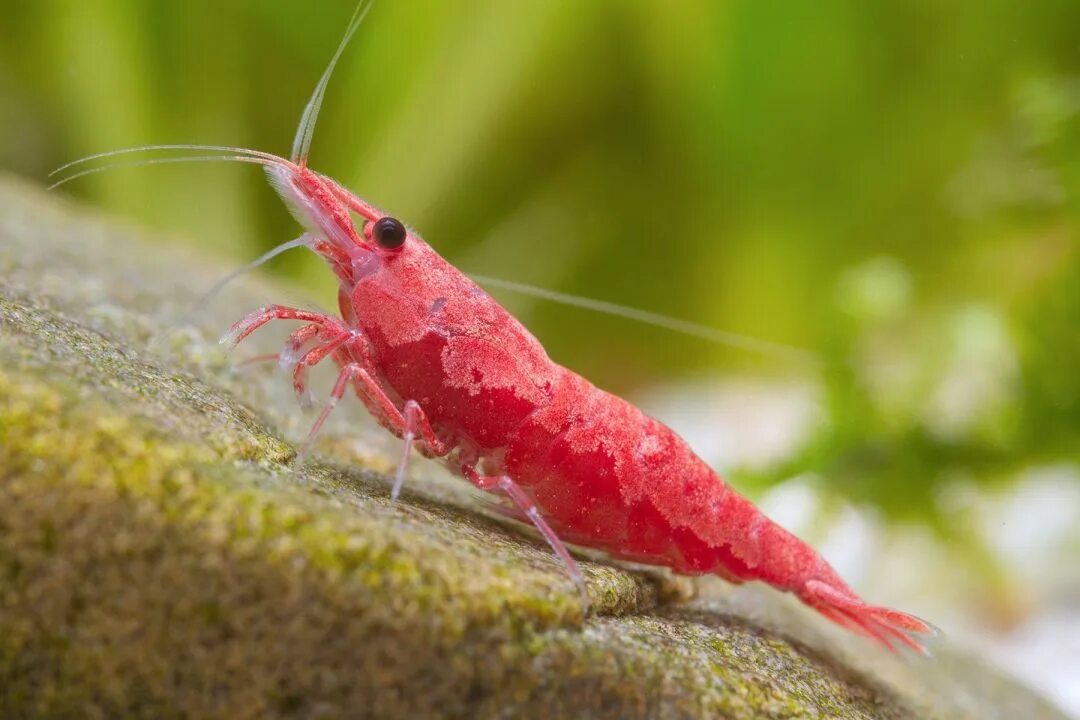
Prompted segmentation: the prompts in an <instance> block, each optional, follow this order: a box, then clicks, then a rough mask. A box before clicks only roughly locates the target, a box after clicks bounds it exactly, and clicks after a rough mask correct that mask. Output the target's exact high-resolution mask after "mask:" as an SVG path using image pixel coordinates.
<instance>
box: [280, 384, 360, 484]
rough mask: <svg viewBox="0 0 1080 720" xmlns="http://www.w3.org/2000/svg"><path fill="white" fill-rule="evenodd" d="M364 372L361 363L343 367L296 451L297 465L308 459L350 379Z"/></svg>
mask: <svg viewBox="0 0 1080 720" xmlns="http://www.w3.org/2000/svg"><path fill="white" fill-rule="evenodd" d="M363 372H364V369H363V368H362V367H360V364H359V363H349V364H348V365H346V366H345V367H343V368H341V372H340V373H338V377H337V381H336V382H335V383H334V388H333V389H332V390H331V391H330V399H329V400H327V401H326V405H325V406H324V407H323V409H322V412H320V413H319V417H318V418H316V419H315V424H314V425H312V426H311V430H310V431H308V436H307V439H306V440H304V444H303V445H301V446H300V451H299V452H298V453H296V461H295V463H296V467H300V466H302V465H303V464H304V461H305V460H307V456H308V454H309V453H310V452H311V447H312V445H314V444H315V438H317V437H318V436H319V431H320V430H322V426H323V424H324V423H325V422H326V419H327V418H328V417H330V413H331V412H333V410H334V408H335V407H337V404H338V402H339V401H340V400H341V397H342V396H343V395H344V394H345V389H346V388H347V387H348V386H349V381H351V380H352V379H353V378H354V377H356V376H357V375H359V374H360V373H363Z"/></svg>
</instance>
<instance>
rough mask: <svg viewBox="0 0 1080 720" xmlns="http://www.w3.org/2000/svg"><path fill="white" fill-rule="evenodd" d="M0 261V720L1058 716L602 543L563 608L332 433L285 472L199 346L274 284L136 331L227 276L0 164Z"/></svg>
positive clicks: (547, 573) (277, 443)
mask: <svg viewBox="0 0 1080 720" xmlns="http://www.w3.org/2000/svg"><path fill="white" fill-rule="evenodd" d="M151 249H152V251H153V255H152V254H151ZM163 256H164V257H166V258H167V260H165V261H163V260H162V257H163ZM0 269H2V272H0V583H2V585H0V588H2V589H0V716H2V717H19V718H36V717H69V716H91V717H110V718H124V717H147V718H169V717H198V718H204V717H230V718H246V717H251V718H256V717H282V718H352V717H380V718H394V717H433V716H435V717H522V716H525V717H595V718H634V717H642V718H645V717H650V718H651V717H658V718H668V717H670V718H683V717H685V718H692V717H726V718H751V717H753V718H796V717H836V718H907V717H928V718H941V719H942V720H944V719H948V718H967V717H979V718H999V717H1000V718H1006V717H1020V716H1022V717H1032V718H1039V717H1042V718H1055V717H1060V715H1058V714H1056V713H1055V712H1054V711H1053V710H1052V709H1051V708H1049V707H1048V706H1046V705H1045V704H1044V703H1042V702H1041V701H1040V700H1038V699H1037V698H1035V697H1034V696H1032V695H1031V694H1029V693H1027V692H1026V691H1024V690H1023V689H1021V688H1018V687H1016V686H1015V685H1013V684H1011V683H1009V682H1008V681H1005V680H1003V679H1001V678H1000V677H998V676H996V675H994V674H993V673H990V672H988V671H986V670H984V669H982V668H980V667H979V666H978V665H975V664H973V663H970V662H967V661H953V660H951V659H949V658H950V656H948V655H944V656H943V658H942V660H941V661H940V662H939V664H938V665H937V666H935V667H934V668H933V670H932V672H923V671H922V670H920V668H919V667H918V666H910V665H904V664H903V663H897V661H895V660H894V659H892V658H888V657H884V658H882V657H880V656H879V655H875V654H874V651H872V650H870V649H868V648H867V647H865V646H863V645H853V646H852V647H856V648H857V649H858V650H857V651H856V652H855V653H854V654H852V652H851V651H850V650H848V651H845V650H843V649H840V648H839V646H834V644H833V643H832V641H831V640H829V639H828V638H827V639H826V640H825V641H823V642H816V641H815V639H814V638H815V637H816V636H814V635H813V633H811V634H810V636H808V637H809V639H807V638H805V637H801V636H800V635H799V632H798V631H797V630H792V629H791V627H790V625H791V623H790V622H789V621H787V620H785V619H784V618H783V617H782V615H783V613H782V610H779V609H774V608H770V607H769V606H768V605H764V606H762V607H763V609H762V610H761V612H762V614H763V615H764V617H763V618H762V617H758V616H757V615H754V616H749V615H746V614H743V613H740V612H739V611H737V610H733V609H732V608H731V607H729V606H725V605H724V604H723V603H721V602H711V603H701V602H699V603H696V604H692V605H688V604H681V605H680V604H673V603H668V602H665V597H666V594H667V593H668V589H667V588H665V587H664V585H663V582H662V581H658V580H657V579H655V578H654V577H653V576H650V575H644V574H641V573H636V572H632V571H630V570H626V569H622V568H619V567H616V566H613V565H610V564H604V563H596V562H583V569H584V571H585V573H586V574H587V577H588V580H589V585H590V593H591V595H592V598H593V601H594V613H593V614H591V615H590V616H589V617H588V618H582V616H581V609H580V606H579V604H578V602H577V596H576V594H575V592H574V589H573V587H572V585H571V584H570V583H569V581H568V580H567V579H566V578H565V577H564V575H563V572H562V570H561V568H560V567H559V566H558V564H557V563H556V562H555V561H554V559H553V558H552V557H551V556H550V553H549V552H548V551H547V549H546V547H545V546H543V545H542V544H541V543H537V542H534V541H532V540H530V539H529V536H528V535H526V534H523V533H521V532H519V531H516V530H512V529H509V528H508V526H507V525H506V524H505V523H503V522H501V521H495V520H490V519H488V518H486V517H485V516H484V515H482V514H478V513H477V512H475V511H474V510H472V509H471V504H470V499H469V498H470V495H469V491H468V490H467V489H465V488H463V487H462V486H461V485H456V484H453V483H450V484H440V483H439V482H435V483H434V484H431V485H428V484H426V483H423V482H422V481H420V480H417V481H415V482H412V483H411V484H410V485H409V486H408V491H407V493H406V494H405V496H403V498H402V500H400V501H399V502H397V503H393V504H391V503H390V502H389V500H388V492H387V488H388V486H387V483H386V479H385V478H384V477H383V476H382V475H381V474H379V473H378V472H375V471H373V470H372V469H370V468H364V467H362V465H361V464H360V462H358V461H362V460H363V458H365V457H368V454H367V452H366V451H365V450H360V451H356V452H345V453H344V454H342V453H340V452H338V451H337V450H338V449H339V447H338V446H337V445H334V444H333V443H329V444H326V445H324V446H323V447H324V448H333V449H334V452H333V453H332V455H331V456H330V457H328V458H326V460H327V461H326V462H324V463H316V464H313V465H312V466H311V467H309V468H307V469H306V470H305V471H304V472H303V473H295V472H293V471H292V470H291V469H290V468H289V467H288V461H289V460H290V459H291V457H292V454H293V451H292V446H291V445H290V444H289V443H288V442H286V441H285V440H284V439H283V435H282V433H284V434H285V435H289V436H295V434H296V430H297V428H300V427H302V426H303V424H304V423H305V422H306V421H307V420H306V419H304V418H300V420H297V419H296V415H297V413H296V412H295V410H294V407H293V404H292V399H291V398H290V396H289V388H288V383H287V382H283V381H282V379H281V378H280V377H279V376H276V375H274V374H273V373H272V372H267V373H262V374H260V373H252V374H249V375H245V376H243V377H236V376H234V375H232V374H231V373H230V372H229V370H228V366H227V362H226V361H225V359H224V358H223V357H222V356H221V354H220V351H218V350H217V349H216V348H215V347H214V345H213V343H208V342H207V341H206V338H207V337H212V334H213V331H214V330H220V329H221V328H224V327H226V326H227V325H228V324H229V322H230V321H231V320H232V319H234V318H233V315H237V314H239V313H242V312H244V311H246V310H247V309H250V308H252V307H255V306H257V305H260V304H264V303H265V302H267V301H269V300H274V299H278V298H277V297H275V295H276V294H277V293H280V292H282V290H281V289H279V288H275V287H273V286H271V285H268V284H264V283H261V282H259V281H257V280H249V281H246V282H242V283H239V284H238V285H237V287H235V288H233V289H232V290H230V294H229V295H228V296H227V298H228V301H227V303H225V305H224V307H222V308H221V309H219V310H216V311H212V312H211V313H210V314H209V316H208V317H207V318H205V323H206V324H205V326H203V325H200V326H199V327H181V328H179V329H177V330H175V331H173V332H172V333H171V334H169V333H166V335H165V337H166V340H167V342H166V344H165V345H166V352H164V353H152V352H150V351H149V349H148V348H149V347H150V345H151V340H152V339H153V338H154V337H155V334H160V332H161V331H162V329H163V328H168V327H169V326H170V325H171V324H175V323H176V319H177V318H178V317H180V315H181V313H182V312H183V310H184V309H186V307H187V306H188V305H189V304H190V301H191V299H192V297H193V295H194V293H195V292H197V291H198V289H199V287H190V286H188V284H187V283H188V282H190V278H209V279H211V281H212V278H214V277H216V276H217V275H219V274H221V271H222V269H223V268H222V267H220V266H219V265H218V264H216V263H214V262H212V261H209V260H206V259H203V258H199V257H196V256H193V255H185V254H184V253H183V252H182V251H178V250H171V249H168V248H166V247H164V246H161V247H153V248H151V246H149V245H146V244H144V241H143V240H141V239H140V238H139V236H138V233H136V232H134V231H132V230H130V229H125V228H123V227H122V226H118V225H116V224H113V223H108V222H105V221H102V220H100V219H98V218H95V217H94V216H93V215H91V214H88V213H86V212H84V211H79V210H76V209H73V208H71V207H69V206H67V205H65V204H64V203H62V202H61V201H60V200H59V199H58V198H56V197H49V196H46V195H44V194H43V193H41V192H40V191H38V190H36V189H34V188H31V187H27V186H25V185H22V184H20V183H18V182H16V181H14V180H11V179H2V178H0ZM205 284H208V283H203V285H205ZM357 417H358V416H357V415H355V414H354V415H353V416H351V417H349V416H346V417H345V422H346V423H348V422H349V421H350V420H354V419H356V418H357ZM341 427H346V425H342V426H341ZM350 429H351V430H352V432H354V433H356V434H358V435H361V436H366V435H372V439H371V443H372V446H378V443H379V442H380V438H381V437H383V434H382V433H381V431H380V430H378V429H377V428H375V427H374V426H372V425H371V424H370V423H367V424H360V425H358V426H357V427H355V428H352V427H350ZM348 461H352V462H348ZM778 607H782V606H778ZM809 617H810V616H809V614H800V615H797V622H796V625H797V624H798V622H800V621H806V620H807V618H809ZM828 637H833V636H828ZM956 667H962V668H963V670H962V671H961V670H957V669H956ZM952 691H955V692H952ZM975 693H977V694H975ZM973 694H974V697H973ZM954 695H955V697H953V696H954ZM957 698H959V699H957ZM980 698H988V700H986V701H982V700H980Z"/></svg>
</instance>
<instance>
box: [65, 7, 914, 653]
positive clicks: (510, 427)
mask: <svg viewBox="0 0 1080 720" xmlns="http://www.w3.org/2000/svg"><path fill="white" fill-rule="evenodd" d="M363 14H364V13H363V12H361V8H357V13H356V14H355V15H354V17H353V21H352V22H351V23H350V26H349V29H348V32H347V33H346V35H345V38H344V39H343V40H342V43H341V45H340V46H339V47H338V49H337V52H336V53H335V55H334V58H333V60H332V61H331V63H330V65H329V66H328V67H327V69H326V72H325V73H324V74H323V76H322V79H321V80H320V82H319V84H318V86H317V87H316V89H315V92H314V94H313V96H312V99H311V101H310V102H309V103H308V106H307V108H306V109H305V111H304V114H303V117H302V119H301V123H300V127H299V129H298V131H297V136H296V141H295V143H294V146H293V152H292V155H291V157H290V158H289V159H285V158H281V157H277V156H275V155H271V154H269V153H263V152H257V151H252V150H244V149H236V148H223V147H214V146H188V147H192V148H195V149H201V150H215V151H220V152H227V153H229V154H228V155H227V156H222V155H215V156H212V158H211V157H208V156H206V155H202V156H188V157H182V158H171V159H172V160H175V161H185V160H198V159H220V158H222V157H228V158H229V159H234V160H239V161H243V162H252V163H256V164H260V165H263V166H264V167H265V170H266V172H267V174H268V175H269V178H270V181H271V183H272V184H273V186H274V188H275V189H276V190H277V192H278V193H279V194H280V196H281V197H282V199H283V200H284V202H285V203H286V205H287V206H288V207H289V209H290V210H291V211H292V213H293V214H294V215H295V217H296V218H297V219H298V220H299V221H300V222H301V223H302V224H303V225H304V227H305V229H306V233H305V234H304V236H303V237H302V238H301V239H300V240H298V241H294V243H288V244H287V245H290V246H296V245H303V246H306V247H307V248H309V249H310V250H312V251H314V252H315V253H317V254H318V255H319V256H320V257H321V258H322V259H323V260H325V262H326V263H327V265H329V267H330V269H331V271H332V272H333V273H334V275H335V277H336V278H337V281H338V305H339V309H340V316H332V315H326V314H322V313H316V312H310V311H306V310H300V309H296V308H291V307H285V306H280V305H272V306H269V307H264V308H260V309H258V310H256V311H255V312H253V313H251V314H249V315H248V316H247V317H245V318H243V319H242V320H240V321H239V322H238V323H236V324H235V325H234V326H233V328H232V329H231V330H230V331H229V333H228V334H227V335H226V337H225V338H224V339H223V340H224V341H226V342H228V343H230V344H236V343H239V342H240V341H242V340H243V339H244V338H246V337H247V336H248V335H250V334H251V333H252V332H254V331H255V330H257V329H258V328H259V327H261V326H263V325H265V324H267V323H269V322H271V321H275V320H293V321H299V322H300V323H301V325H300V327H299V328H298V329H297V330H295V331H294V332H293V333H292V335H291V336H290V337H289V339H288V340H287V341H286V346H285V348H284V350H282V352H281V353H280V354H279V356H278V357H279V360H280V363H281V364H282V365H283V366H285V367H287V368H288V369H290V371H291V373H292V377H293V384H294V387H295V389H296V391H297V393H298V394H299V395H300V396H301V398H305V397H307V386H306V377H307V372H308V370H309V369H310V368H311V367H312V366H314V365H317V364H319V363H320V362H322V361H324V360H327V359H329V360H330V361H331V362H332V363H334V364H336V365H337V367H338V368H339V373H338V376H337V381H336V383H335V384H334V387H333V390H332V391H331V397H330V400H329V402H328V403H327V404H326V405H325V406H324V408H323V410H322V413H321V414H320V415H319V417H318V419H317V420H316V422H315V425H314V427H313V428H312V431H311V433H310V435H309V436H308V440H307V442H305V444H304V446H303V448H302V449H301V451H300V461H302V459H303V457H304V456H305V455H306V454H307V452H308V450H309V448H310V446H311V441H312V440H313V439H314V437H315V435H316V433H317V432H318V430H319V428H320V427H321V426H322V424H323V422H324V420H325V419H326V417H327V415H328V414H329V413H330V411H331V410H332V409H333V407H334V405H335V404H336V403H337V402H338V401H339V400H340V399H341V398H342V397H343V396H344V395H345V394H346V393H347V392H349V391H352V392H353V393H355V395H356V396H357V397H358V398H359V399H360V400H361V401H362V402H363V403H364V405H365V406H366V407H367V409H368V410H369V411H370V412H371V414H372V415H373V416H374V418H375V419H376V420H377V421H378V422H379V423H380V424H381V425H382V426H383V427H385V428H386V429H387V430H389V431H390V432H391V433H393V434H394V435H396V436H398V437H400V438H402V439H403V440H404V445H405V447H404V452H403V455H402V461H401V464H400V465H399V467H398V473H397V477H396V482H395V485H394V488H393V491H392V495H393V497H395V498H396V497H397V494H398V492H399V491H400V489H401V484H402V482H403V480H404V477H405V467H406V461H407V458H408V457H409V453H410V451H411V449H412V448H415V449H417V450H419V451H420V452H421V453H423V454H424V455H426V456H429V457H435V458H440V459H441V460H442V461H443V462H444V463H445V464H446V465H447V466H448V467H449V468H450V469H451V470H452V471H453V472H455V473H456V474H458V475H460V476H461V477H463V478H465V479H466V480H468V481H469V482H470V483H472V484H473V485H475V486H476V487H478V488H480V489H482V490H484V491H488V492H492V493H498V494H501V495H503V496H505V498H506V499H508V500H509V501H511V502H512V503H513V506H516V511H514V516H515V517H517V518H518V519H520V520H522V521H528V522H531V523H532V524H533V525H534V526H535V527H536V529H537V530H538V531H539V532H540V533H541V534H542V535H543V537H544V538H545V539H546V540H547V542H548V543H549V544H550V545H551V546H552V548H553V549H554V550H555V552H556V553H557V554H558V555H559V557H560V558H561V560H562V562H563V563H564V564H565V566H566V568H567V570H568V573H569V575H570V576H571V578H572V579H573V581H574V583H575V584H576V585H577V588H578V590H579V591H580V593H581V594H582V597H583V599H584V601H585V603H586V606H587V602H588V591H587V586H586V583H585V581H584V578H583V575H582V573H581V572H580V570H579V568H578V566H577V564H576V562H575V561H574V559H573V557H572V556H571V555H570V553H569V552H568V551H567V550H566V547H565V546H564V545H563V541H566V542H570V543H575V544H578V545H581V546H586V547H589V548H596V549H599V550H602V551H604V552H606V553H608V554H610V555H611V556H613V557H615V558H620V559H626V560H631V561H633V562H636V563H643V564H649V565H657V566H664V567H668V568H670V569H672V570H674V571H675V572H677V573H683V574H689V575H700V574H714V575H718V576H720V577H722V578H724V579H726V580H729V581H731V582H734V583H743V582H747V581H751V580H760V581H763V582H766V583H768V584H770V585H772V586H774V587H776V588H779V589H781V590H784V591H788V592H791V593H793V594H795V595H796V596H797V597H798V598H799V599H800V600H802V602H804V603H805V604H807V605H809V606H810V607H812V608H814V609H816V610H817V611H818V612H820V613H821V614H822V615H824V616H825V617H827V618H829V619H830V620H832V621H834V622H836V623H838V624H839V625H841V626H843V627H845V628H848V629H850V630H852V631H855V632H857V633H860V634H862V635H865V636H868V637H871V638H873V639H875V640H877V641H880V642H881V643H884V644H885V645H887V646H889V647H891V648H894V649H896V648H900V647H908V648H912V649H915V650H918V651H923V645H922V643H921V642H920V640H919V639H918V638H917V636H918V635H920V634H925V633H930V632H931V630H932V629H931V627H930V626H929V625H928V624H927V623H925V622H923V621H922V620H919V619H918V618H916V617H914V616H911V615H907V614H904V613H901V612H898V611H895V610H891V609H888V608H885V607H879V606H874V605H870V604H867V603H866V602H864V601H863V600H862V599H860V598H859V597H858V596H857V595H856V594H855V592H854V591H852V590H851V588H849V587H848V585H847V584H845V582H844V581H843V580H842V579H841V578H840V577H839V576H838V574H837V573H836V572H835V571H834V570H833V568H832V567H830V566H829V564H828V563H827V562H826V561H825V560H824V559H823V558H822V557H821V556H820V555H819V554H818V553H817V552H815V551H814V550H813V549H812V548H811V547H810V546H809V545H807V544H806V543H804V542H802V541H801V540H799V539H798V538H797V537H795V536H794V535H792V534H791V533H789V532H787V531H785V530H784V529H783V528H781V527H780V526H779V525H777V524H776V523H774V522H772V521H771V520H769V518H767V517H766V516H765V515H763V514H762V513H761V511H760V510H758V509H757V508H756V507H755V506H754V505H753V504H752V503H750V502H749V501H748V500H747V499H745V498H744V497H742V496H741V495H740V494H738V493H737V492H736V491H735V490H733V489H732V488H731V487H730V486H729V485H728V484H727V483H726V482H725V481H724V480H723V479H722V478H721V477H720V476H719V475H718V474H717V473H716V472H715V471H714V470H713V469H712V468H710V467H709V466H708V465H707V464H706V463H705V462H704V461H703V460H701V459H700V458H699V457H698V456H697V455H695V454H694V452H693V451H692V450H691V449H690V447H689V446H688V445H687V444H686V442H685V441H683V440H682V438H680V437H679V436H678V435H676V434H675V432H673V431H672V430H671V429H670V428H668V427H666V426H665V425H664V424H662V423H660V422H658V421H657V420H654V419H653V418H651V417H649V416H647V415H646V414H645V413H643V412H642V411H641V410H639V409H638V408H636V407H635V406H634V405H632V404H630V403H629V402H627V401H625V400H623V399H622V398H620V397H617V396H615V395H612V394H610V393H607V392H605V391H603V390H601V389H599V388H597V387H596V386H594V385H592V384H591V383H589V382H588V381H587V380H585V379H584V378H582V377H581V376H580V375H578V374H576V373H574V372H573V371H571V370H569V369H567V368H565V367H563V366H561V365H559V364H558V363H555V362H553V361H552V360H551V359H550V358H549V357H548V356H547V354H546V353H545V351H544V348H543V347H542V346H541V344H540V342H539V341H538V340H537V339H536V338H535V337H533V336H532V335H531V334H530V333H529V331H528V330H526V329H525V327H524V326H523V325H522V324H521V323H520V322H518V321H517V320H516V319H515V318H514V317H513V316H512V315H511V314H510V313H509V312H507V311H506V310H505V309H504V308H503V307H502V306H501V305H499V304H498V303H497V302H496V301H495V300H493V299H492V298H491V297H490V296H489V295H488V294H487V293H486V292H484V291H483V290H482V289H481V288H480V287H479V286H478V285H476V284H475V283H474V282H473V281H472V280H470V279H469V278H468V277H466V276H465V275H464V274H463V273H461V272H460V271H459V270H458V269H457V268H455V267H454V266H453V265H451V264H450V263H449V262H447V261H446V260H444V259H443V258H442V257H441V256H440V255H439V254H438V253H437V252H436V251H435V250H433V249H432V247H431V246H430V245H428V244H427V243H426V242H424V240H423V239H421V238H420V237H419V236H418V235H417V234H416V233H414V232H412V231H411V230H409V229H408V228H406V227H405V225H403V224H402V223H401V222H400V221H398V220H397V219H395V218H393V217H391V216H389V215H387V214H386V213H384V212H382V211H381V210H379V209H377V208H375V207H373V206H372V205H370V204H368V203H367V202H365V201H364V200H362V199H360V198H359V197H357V196H356V195H354V194H353V193H351V192H350V191H348V190H347V189H345V188H344V187H342V186H341V185H339V184H338V183H337V182H335V181H334V180H332V179H330V178H329V177H327V176H325V175H322V174H320V173H317V172H315V171H313V170H311V169H310V168H309V167H308V162H307V159H308V149H309V147H310V143H311V138H312V133H313V130H314V125H315V120H316V117H317V115H318V111H319V106H320V104H321V101H322V96H323V93H324V91H325V88H326V84H327V81H328V80H329V78H330V75H331V72H332V70H333V67H334V64H335V63H336V61H337V59H338V57H339V56H340V55H341V52H342V50H343V48H344V47H345V45H346V44H347V42H348V40H349V38H350V37H351V36H352V34H353V33H354V32H355V30H356V27H357V26H358V25H359V22H360V20H362V18H363ZM159 147H161V146H159ZM170 147H177V146H170ZM121 152H123V151H121ZM69 179H70V178H69ZM354 218H358V219H354Z"/></svg>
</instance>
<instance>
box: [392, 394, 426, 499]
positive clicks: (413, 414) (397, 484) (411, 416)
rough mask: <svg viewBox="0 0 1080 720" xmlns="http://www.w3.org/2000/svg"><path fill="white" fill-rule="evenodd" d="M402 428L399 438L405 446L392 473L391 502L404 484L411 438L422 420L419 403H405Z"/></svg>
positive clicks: (422, 415) (422, 414) (412, 401)
mask: <svg viewBox="0 0 1080 720" xmlns="http://www.w3.org/2000/svg"><path fill="white" fill-rule="evenodd" d="M402 419H403V421H404V422H403V423H402V429H403V432H402V433H401V439H402V440H404V441H405V446H404V447H403V448H402V450H401V460H399V461H398V466H397V472H396V473H394V487H393V488H392V489H391V490H390V500H391V502H392V501H394V500H397V499H398V495H400V494H401V488H402V486H404V485H405V471H406V470H408V468H409V456H410V455H411V454H412V446H413V440H415V439H416V432H417V430H419V429H420V421H421V420H424V421H425V422H426V418H424V411H423V410H421V409H420V404H419V403H418V402H416V401H415V400H410V401H408V402H407V403H405V412H403V413H402Z"/></svg>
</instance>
